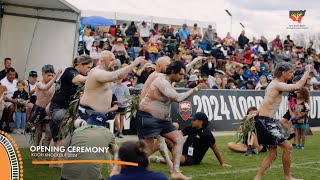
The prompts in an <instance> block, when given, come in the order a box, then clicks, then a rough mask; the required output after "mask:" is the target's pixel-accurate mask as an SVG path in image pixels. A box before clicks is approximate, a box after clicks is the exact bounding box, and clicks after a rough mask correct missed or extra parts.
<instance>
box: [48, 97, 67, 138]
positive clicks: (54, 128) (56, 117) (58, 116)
mask: <svg viewBox="0 0 320 180" xmlns="http://www.w3.org/2000/svg"><path fill="white" fill-rule="evenodd" d="M49 110H50V113H51V117H52V121H50V124H49V125H50V129H51V132H52V139H53V141H54V142H56V141H58V140H59V139H60V138H59V125H60V123H61V122H62V121H63V119H64V117H65V114H66V111H67V110H66V109H60V108H58V107H57V106H56V105H55V104H53V103H51V104H50V107H49Z"/></svg>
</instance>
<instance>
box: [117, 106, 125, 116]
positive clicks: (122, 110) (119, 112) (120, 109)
mask: <svg viewBox="0 0 320 180" xmlns="http://www.w3.org/2000/svg"><path fill="white" fill-rule="evenodd" d="M125 110H126V108H121V107H118V110H117V111H116V112H117V113H118V114H121V115H123V114H124V112H125Z"/></svg>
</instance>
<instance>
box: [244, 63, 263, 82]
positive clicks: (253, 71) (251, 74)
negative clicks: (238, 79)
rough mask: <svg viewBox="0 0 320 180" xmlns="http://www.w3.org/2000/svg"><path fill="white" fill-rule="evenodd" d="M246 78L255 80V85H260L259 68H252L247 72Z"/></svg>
mask: <svg viewBox="0 0 320 180" xmlns="http://www.w3.org/2000/svg"><path fill="white" fill-rule="evenodd" d="M246 77H247V78H248V79H254V83H255V84H256V83H258V82H259V79H260V77H259V74H258V71H257V68H256V67H254V66H252V67H251V68H250V71H249V72H247V74H246Z"/></svg>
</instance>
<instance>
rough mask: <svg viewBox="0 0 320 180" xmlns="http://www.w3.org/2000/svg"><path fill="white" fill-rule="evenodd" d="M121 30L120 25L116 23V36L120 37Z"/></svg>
mask: <svg viewBox="0 0 320 180" xmlns="http://www.w3.org/2000/svg"><path fill="white" fill-rule="evenodd" d="M122 37H123V36H122V30H121V27H120V24H117V26H116V38H122Z"/></svg>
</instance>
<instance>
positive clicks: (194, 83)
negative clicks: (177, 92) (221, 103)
mask: <svg viewBox="0 0 320 180" xmlns="http://www.w3.org/2000/svg"><path fill="white" fill-rule="evenodd" d="M198 81H199V78H198V76H196V75H190V77H189V79H188V82H187V85H186V88H195V87H196V86H197V84H198V83H197V82H198Z"/></svg>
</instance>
